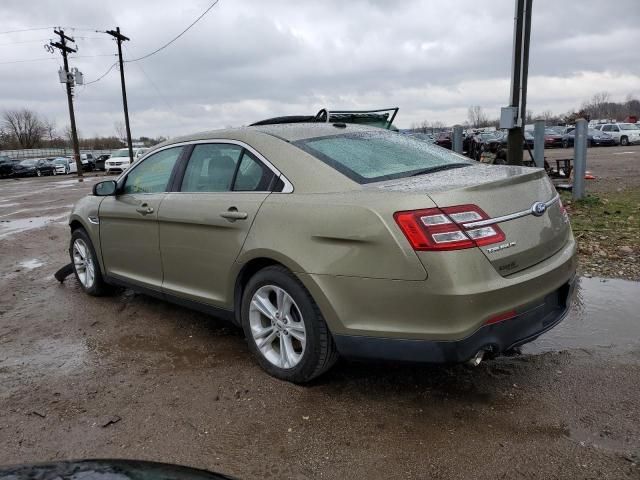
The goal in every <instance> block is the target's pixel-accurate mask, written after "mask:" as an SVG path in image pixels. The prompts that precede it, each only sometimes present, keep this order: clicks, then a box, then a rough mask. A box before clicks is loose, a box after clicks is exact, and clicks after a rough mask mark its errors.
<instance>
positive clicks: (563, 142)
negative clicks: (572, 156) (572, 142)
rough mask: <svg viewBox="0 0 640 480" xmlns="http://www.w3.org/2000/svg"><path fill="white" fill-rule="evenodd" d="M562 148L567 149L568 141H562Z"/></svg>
mask: <svg viewBox="0 0 640 480" xmlns="http://www.w3.org/2000/svg"><path fill="white" fill-rule="evenodd" d="M562 146H563V147H564V148H569V140H563V141H562Z"/></svg>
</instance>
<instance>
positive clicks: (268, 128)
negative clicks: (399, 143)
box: [156, 123, 390, 148]
mask: <svg viewBox="0 0 640 480" xmlns="http://www.w3.org/2000/svg"><path fill="white" fill-rule="evenodd" d="M367 131H387V132H388V131H390V130H386V129H383V128H377V127H369V126H366V125H356V124H351V123H287V124H278V125H259V126H250V127H239V128H226V129H221V130H210V131H205V132H199V133H194V134H192V135H186V136H183V137H178V138H172V139H171V140H168V141H166V142H164V143H161V144H160V145H157V146H156V148H158V147H162V146H166V145H172V144H175V143H183V142H193V141H200V140H214V139H235V140H240V141H246V142H250V140H251V138H252V137H255V136H256V135H261V134H262V135H270V136H272V137H276V138H279V139H281V140H284V141H286V142H295V141H297V140H302V139H305V138H314V137H327V136H330V135H337V134H342V133H349V132H367Z"/></svg>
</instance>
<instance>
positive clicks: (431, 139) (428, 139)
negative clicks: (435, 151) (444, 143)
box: [409, 132, 436, 143]
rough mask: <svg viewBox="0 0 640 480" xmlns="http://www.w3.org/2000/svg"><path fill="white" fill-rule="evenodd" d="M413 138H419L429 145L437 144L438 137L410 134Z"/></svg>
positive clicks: (427, 134)
mask: <svg viewBox="0 0 640 480" xmlns="http://www.w3.org/2000/svg"><path fill="white" fill-rule="evenodd" d="M409 135H410V136H411V137H413V138H417V139H418V140H423V141H425V142H428V143H435V142H436V137H435V136H434V135H433V134H431V133H419V132H418V133H410V134H409Z"/></svg>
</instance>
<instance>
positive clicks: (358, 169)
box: [293, 130, 471, 183]
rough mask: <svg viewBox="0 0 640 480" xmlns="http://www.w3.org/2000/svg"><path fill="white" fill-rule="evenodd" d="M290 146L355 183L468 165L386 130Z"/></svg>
mask: <svg viewBox="0 0 640 480" xmlns="http://www.w3.org/2000/svg"><path fill="white" fill-rule="evenodd" d="M293 144H294V145H295V146H297V147H298V148H301V149H302V150H304V151H305V152H307V153H310V154H311V155H313V156H314V157H316V158H318V159H319V160H322V161H323V162H324V163H326V164H327V165H329V166H331V167H333V168H335V169H336V170H338V171H339V172H340V173H342V174H344V175H346V176H347V177H349V178H350V179H352V180H354V181H356V182H358V183H371V182H379V181H382V180H392V179H394V178H402V177H409V176H412V175H422V174H428V173H430V172H434V171H439V170H447V169H450V168H459V167H466V166H468V165H470V164H471V162H470V161H469V160H468V159H466V158H465V157H463V156H461V155H458V154H455V153H453V152H451V151H450V150H445V149H444V148H441V147H438V146H436V145H433V144H432V143H429V142H426V141H423V140H419V139H416V138H413V137H410V136H407V135H400V134H398V133H393V132H389V131H385V130H379V131H378V130H376V131H366V132H357V133H348V134H343V135H333V136H330V137H318V138H307V139H304V140H298V141H297V142H293Z"/></svg>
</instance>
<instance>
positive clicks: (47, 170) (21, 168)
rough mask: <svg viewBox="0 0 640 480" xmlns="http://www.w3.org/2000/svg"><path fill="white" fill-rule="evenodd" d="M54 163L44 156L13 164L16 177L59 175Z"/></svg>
mask: <svg viewBox="0 0 640 480" xmlns="http://www.w3.org/2000/svg"><path fill="white" fill-rule="evenodd" d="M57 173H58V172H57V171H56V168H55V166H54V165H53V163H51V162H49V161H48V160H45V159H44V158H40V159H38V158H33V159H28V160H22V161H21V162H18V163H17V164H15V165H14V166H13V176H14V177H30V176H32V177H35V176H38V177H41V176H43V175H57Z"/></svg>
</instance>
